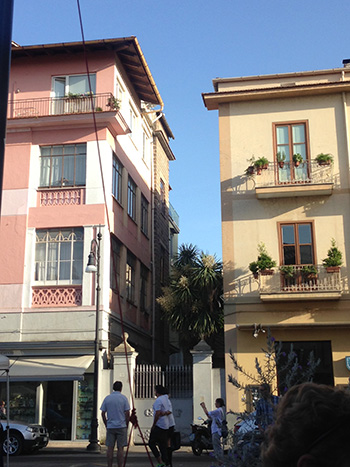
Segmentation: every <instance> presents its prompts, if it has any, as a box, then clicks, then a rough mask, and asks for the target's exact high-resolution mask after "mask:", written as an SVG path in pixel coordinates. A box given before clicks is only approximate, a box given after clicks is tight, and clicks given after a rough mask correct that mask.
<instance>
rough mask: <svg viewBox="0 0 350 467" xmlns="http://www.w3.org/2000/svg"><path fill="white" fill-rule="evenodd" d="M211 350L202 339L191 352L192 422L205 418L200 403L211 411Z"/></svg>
mask: <svg viewBox="0 0 350 467" xmlns="http://www.w3.org/2000/svg"><path fill="white" fill-rule="evenodd" d="M213 353H214V352H213V350H212V349H211V347H210V346H209V345H208V344H207V343H206V342H205V341H204V340H203V339H202V340H201V341H200V342H199V343H198V344H197V345H196V346H195V347H193V350H191V354H192V359H193V420H194V421H196V420H198V417H203V418H206V415H205V413H204V412H203V409H202V408H201V407H200V405H199V404H200V403H201V402H205V405H206V406H207V409H208V410H212V408H213V404H214V400H213V397H214V396H213V377H212V355H213Z"/></svg>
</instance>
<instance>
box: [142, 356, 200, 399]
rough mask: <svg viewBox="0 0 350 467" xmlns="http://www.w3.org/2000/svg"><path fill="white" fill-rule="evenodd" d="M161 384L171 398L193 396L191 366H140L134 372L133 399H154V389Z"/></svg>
mask: <svg viewBox="0 0 350 467" xmlns="http://www.w3.org/2000/svg"><path fill="white" fill-rule="evenodd" d="M157 384H161V385H162V386H165V387H167V388H168V390H169V393H170V395H171V397H175V398H184V399H185V398H188V397H192V395H193V376H192V367H191V366H167V367H166V368H165V369H162V368H161V367H160V366H158V365H147V364H141V365H137V366H136V370H135V397H136V398H137V399H148V398H153V397H154V388H155V386H156V385H157Z"/></svg>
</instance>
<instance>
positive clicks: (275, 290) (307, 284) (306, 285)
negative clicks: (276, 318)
mask: <svg viewBox="0 0 350 467" xmlns="http://www.w3.org/2000/svg"><path fill="white" fill-rule="evenodd" d="M312 268H314V271H312V270H311V269H312ZM312 268H310V267H309V266H308V265H304V266H288V272H287V273H285V272H282V271H280V269H279V268H274V269H273V270H271V274H267V275H264V274H260V275H259V284H260V293H265V294H280V293H286V294H293V293H296V292H298V293H300V292H308V293H310V292H316V293H317V292H341V291H342V283H341V276H340V272H331V273H328V272H327V271H326V269H325V268H324V267H323V266H312ZM310 270H311V271H310Z"/></svg>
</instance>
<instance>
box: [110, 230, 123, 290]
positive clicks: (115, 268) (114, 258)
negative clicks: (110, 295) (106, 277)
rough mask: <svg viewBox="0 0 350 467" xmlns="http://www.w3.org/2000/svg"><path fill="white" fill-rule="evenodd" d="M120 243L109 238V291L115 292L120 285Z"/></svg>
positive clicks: (113, 238)
mask: <svg viewBox="0 0 350 467" xmlns="http://www.w3.org/2000/svg"><path fill="white" fill-rule="evenodd" d="M120 249H121V244H120V242H119V241H118V240H117V239H116V238H115V237H114V236H112V237H111V279H110V284H111V289H113V290H117V288H118V287H119V284H120Z"/></svg>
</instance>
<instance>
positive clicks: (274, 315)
mask: <svg viewBox="0 0 350 467" xmlns="http://www.w3.org/2000/svg"><path fill="white" fill-rule="evenodd" d="M214 89H215V91H214V92H212V93H206V94H203V99H204V103H205V106H206V107H207V109H208V110H218V114H219V141H220V169H221V210H222V242H223V263H224V297H225V347H226V356H227V358H226V372H227V374H230V373H231V374H234V371H233V367H232V363H231V361H230V358H229V351H230V350H232V351H233V352H234V353H235V354H236V355H237V358H238V360H239V363H240V364H241V365H242V366H243V367H244V368H245V369H246V370H248V371H249V372H252V373H254V371H255V370H254V364H255V357H256V356H262V352H261V348H262V347H265V346H266V338H265V336H266V334H264V333H262V332H260V333H258V336H257V337H256V338H254V337H253V333H254V329H255V325H256V324H258V325H261V327H262V328H263V329H265V330H267V328H270V329H271V333H272V335H273V336H274V338H275V339H276V341H282V342H294V343H297V342H299V343H302V342H308V343H309V342H311V343H315V346H316V343H317V345H318V347H317V349H316V353H317V352H318V356H320V358H321V367H322V365H323V370H324V374H323V375H321V376H320V378H321V379H320V382H328V383H330V384H331V383H334V384H335V385H343V384H347V381H348V378H349V376H350V372H349V370H348V369H347V368H346V364H345V357H346V356H348V355H350V339H349V337H350V302H349V299H350V295H349V284H348V267H347V264H348V262H349V258H350V256H349V255H350V243H349V236H350V196H349V193H350V191H349V188H350V182H349V165H350V155H349V119H350V113H349V107H350V69H349V68H339V69H334V70H323V71H322V70H321V71H311V72H300V73H289V74H283V75H268V76H256V77H246V78H225V79H216V80H214ZM279 151H280V152H281V151H282V152H283V154H284V156H286V160H285V164H284V167H283V166H282V167H281V166H280V164H279V163H278V160H277V157H276V156H277V152H279ZM296 152H298V153H302V156H303V162H302V164H301V165H300V166H299V167H297V166H296V165H295V163H294V161H293V154H294V153H296ZM320 153H329V154H331V155H332V156H333V164H331V165H330V166H320V165H319V164H317V162H316V160H315V158H316V156H317V155H318V154H320ZM262 156H264V157H266V158H267V159H268V160H269V165H268V168H267V169H265V170H263V171H262V173H261V174H259V175H258V173H257V171H256V169H254V174H252V175H250V176H247V175H246V174H245V171H246V169H247V167H248V166H249V165H254V159H255V161H256V160H257V159H259V158H260V157H262ZM252 161H253V162H252ZM332 238H334V239H335V241H336V244H337V246H338V248H339V249H340V251H341V252H342V255H343V264H342V266H341V269H340V272H335V273H327V272H326V270H325V268H324V267H323V265H322V260H323V259H324V258H325V257H326V256H327V251H328V249H329V248H330V246H331V239H332ZM260 242H263V243H264V244H265V245H266V249H267V251H268V252H269V254H270V255H271V256H272V258H273V259H274V260H275V261H276V267H275V268H273V274H272V275H269V276H262V275H259V276H258V277H257V278H254V276H253V274H252V273H251V272H250V270H249V268H248V265H249V263H251V262H252V261H255V260H256V259H257V255H258V252H257V246H258V244H259V243H260ZM293 255H294V256H293ZM305 264H312V265H314V266H315V268H316V269H317V274H316V275H314V276H313V277H312V278H311V279H310V278H309V276H308V278H307V279H305V277H304V275H303V267H304V266H303V265H305ZM283 265H291V266H292V268H294V269H293V271H294V276H293V279H292V281H289V280H287V279H286V277H285V276H284V275H283V273H282V272H281V271H280V269H279V268H280V266H283ZM310 277H311V276H310ZM328 348H329V349H331V351H330V352H328V353H329V355H326V354H327V350H326V349H328ZM328 357H329V358H330V361H331V363H330V365H329V367H327V368H326V360H327V358H328ZM323 370H322V371H323ZM326 373H327V375H326ZM323 377H324V378H325V380H322V378H323ZM327 378H328V379H327ZM240 379H242V378H240ZM227 408H228V409H232V410H242V409H245V408H246V407H245V403H244V402H243V401H242V393H240V392H239V391H237V389H235V388H234V387H233V386H232V384H229V383H228V384H227Z"/></svg>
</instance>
